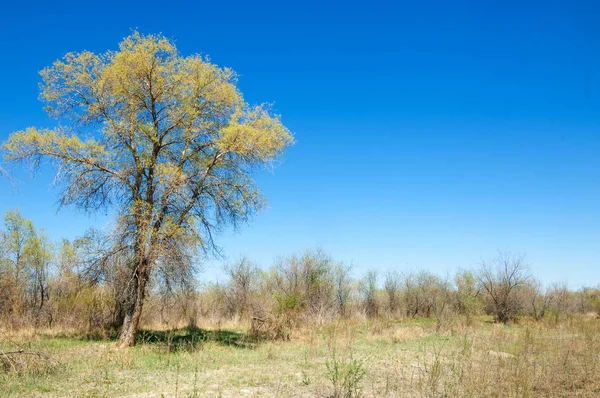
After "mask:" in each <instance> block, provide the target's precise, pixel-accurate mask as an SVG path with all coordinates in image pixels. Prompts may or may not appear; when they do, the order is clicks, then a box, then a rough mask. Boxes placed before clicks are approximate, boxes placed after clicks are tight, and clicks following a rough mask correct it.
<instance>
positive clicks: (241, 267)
mask: <svg viewBox="0 0 600 398" xmlns="http://www.w3.org/2000/svg"><path fill="white" fill-rule="evenodd" d="M225 273H226V274H227V276H228V277H229V283H228V285H227V287H226V289H225V299H226V301H227V307H228V310H229V312H230V314H231V315H237V316H238V317H240V318H243V317H247V316H248V315H250V313H251V310H252V308H251V304H252V303H251V299H252V292H253V291H254V290H255V284H256V278H257V276H258V267H257V266H256V265H254V263H252V261H250V260H249V259H247V258H245V257H243V258H241V259H240V260H239V261H236V262H234V263H230V264H227V265H226V266H225Z"/></svg>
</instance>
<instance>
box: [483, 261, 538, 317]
mask: <svg viewBox="0 0 600 398" xmlns="http://www.w3.org/2000/svg"><path fill="white" fill-rule="evenodd" d="M530 278H531V276H530V274H529V267H528V265H527V264H526V263H525V256H524V255H516V254H513V253H511V252H508V251H499V252H498V256H497V257H495V258H493V259H491V260H489V261H486V262H483V263H482V264H481V269H480V271H479V283H480V284H481V286H482V288H483V289H484V290H485V291H486V292H487V294H488V296H489V297H490V299H491V302H492V309H493V312H494V315H495V316H496V320H497V321H499V322H502V323H508V321H510V320H511V319H512V318H514V316H515V315H516V314H517V312H518V311H519V310H520V309H521V307H522V306H523V303H522V302H521V301H520V299H519V294H518V293H519V289H520V288H522V287H523V286H525V284H526V283H527V282H528V281H529V279H530Z"/></svg>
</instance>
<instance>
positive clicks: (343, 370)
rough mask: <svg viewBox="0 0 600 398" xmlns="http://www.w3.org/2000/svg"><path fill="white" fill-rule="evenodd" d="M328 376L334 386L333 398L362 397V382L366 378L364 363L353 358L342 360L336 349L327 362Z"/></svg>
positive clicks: (332, 351)
mask: <svg viewBox="0 0 600 398" xmlns="http://www.w3.org/2000/svg"><path fill="white" fill-rule="evenodd" d="M325 366H326V367H327V376H328V378H329V381H331V383H332V384H333V395H332V398H353V397H359V396H360V387H359V385H360V382H361V380H362V379H363V377H364V376H365V369H364V363H363V361H362V360H360V359H354V358H352V356H350V358H347V359H342V358H340V357H339V356H338V355H337V351H336V349H335V348H333V349H332V350H331V356H330V358H329V359H327V360H326V361H325Z"/></svg>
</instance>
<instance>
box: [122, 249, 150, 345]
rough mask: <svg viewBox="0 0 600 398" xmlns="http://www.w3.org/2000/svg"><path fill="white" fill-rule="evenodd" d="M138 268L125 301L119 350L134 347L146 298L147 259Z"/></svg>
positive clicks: (148, 266)
mask: <svg viewBox="0 0 600 398" xmlns="http://www.w3.org/2000/svg"><path fill="white" fill-rule="evenodd" d="M139 264H140V266H139V267H138V268H137V269H136V270H135V271H134V276H133V278H132V281H131V283H132V285H133V286H131V289H130V290H129V292H128V295H127V298H126V301H125V308H124V312H125V317H124V319H123V327H122V328H121V334H120V335H119V341H118V343H117V344H118V346H119V347H121V348H125V347H132V346H134V345H135V336H136V334H137V331H138V327H139V324H140V318H141V316H142V307H143V306H144V298H145V296H146V285H147V283H148V278H149V275H150V264H149V262H148V260H147V259H144V260H142V261H141V262H140V263H139Z"/></svg>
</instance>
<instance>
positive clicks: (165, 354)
mask: <svg viewBox="0 0 600 398" xmlns="http://www.w3.org/2000/svg"><path fill="white" fill-rule="evenodd" d="M454 323H455V324H454V325H448V326H447V328H444V330H443V331H442V332H437V331H436V325H435V323H434V322H433V321H432V320H428V319H416V320H405V321H390V320H378V321H369V322H367V321H363V322H359V321H345V322H340V323H336V324H329V325H324V326H320V327H313V328H310V329H305V330H299V331H296V332H294V333H293V335H292V339H291V341H252V340H250V339H248V338H247V337H246V335H245V333H244V331H243V330H239V329H235V328H231V329H225V328H221V329H218V328H208V327H207V328H206V329H193V330H189V329H180V330H175V331H148V330H145V331H143V332H142V333H141V334H140V336H139V339H140V343H139V344H138V345H137V346H136V347H135V348H132V349H117V348H115V346H114V343H113V342H112V341H106V340H93V339H84V338H81V337H78V336H77V335H72V334H68V333H64V332H63V333H62V334H58V333H56V332H54V333H50V332H41V331H37V332H35V333H34V332H32V331H30V332H27V333H24V332H20V333H19V334H12V335H9V334H7V333H3V334H2V336H3V337H2V338H1V339H0V349H2V350H3V351H4V352H7V351H11V350H13V351H14V348H15V347H16V346H17V345H20V346H23V347H24V348H26V349H27V350H31V351H41V352H44V353H46V354H48V355H49V356H50V357H51V358H52V360H46V359H41V358H38V357H37V356H33V355H21V357H22V358H19V364H18V366H17V365H14V364H11V363H8V362H7V361H6V360H4V361H3V362H0V366H1V365H2V364H4V370H0V372H1V373H0V394H1V395H2V396H15V397H16V396H40V397H41V396H44V397H67V396H68V397H116V396H124V397H196V396H201V397H259V396H260V397H313V396H317V397H331V396H336V397H352V396H365V397H399V396H402V397H403V396H407V397H412V396H426V397H456V396H466V397H482V396H492V397H528V396H539V397H566V396H581V397H595V396H600V321H599V320H597V319H595V318H593V317H584V316H580V317H574V318H572V319H567V320H564V321H562V322H560V323H558V324H554V323H552V322H536V323H534V322H531V321H527V320H522V321H521V322H520V323H519V324H517V325H508V326H504V325H497V324H493V323H491V322H490V321H489V320H488V319H484V318H481V319H478V320H476V322H475V323H474V324H473V325H472V326H470V327H466V326H463V325H462V324H461V322H459V321H456V322H454ZM0 356H1V353H0ZM0 369H1V368H0Z"/></svg>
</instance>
